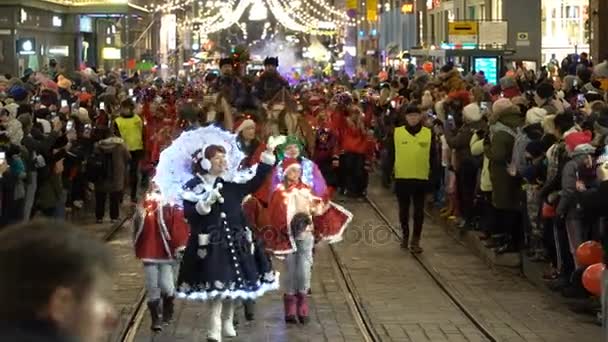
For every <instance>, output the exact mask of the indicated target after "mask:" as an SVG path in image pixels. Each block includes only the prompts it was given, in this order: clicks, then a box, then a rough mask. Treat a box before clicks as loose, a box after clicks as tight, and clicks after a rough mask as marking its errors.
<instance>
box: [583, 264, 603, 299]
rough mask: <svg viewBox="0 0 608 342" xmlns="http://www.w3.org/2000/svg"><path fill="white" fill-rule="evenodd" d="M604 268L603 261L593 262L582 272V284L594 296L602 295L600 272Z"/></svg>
mask: <svg viewBox="0 0 608 342" xmlns="http://www.w3.org/2000/svg"><path fill="white" fill-rule="evenodd" d="M605 269H606V265H604V263H597V264H593V265H591V266H589V267H587V269H586V270H585V272H583V286H584V287H585V289H586V290H587V291H589V292H590V293H591V294H592V295H594V296H597V297H599V296H601V295H602V273H604V270H605Z"/></svg>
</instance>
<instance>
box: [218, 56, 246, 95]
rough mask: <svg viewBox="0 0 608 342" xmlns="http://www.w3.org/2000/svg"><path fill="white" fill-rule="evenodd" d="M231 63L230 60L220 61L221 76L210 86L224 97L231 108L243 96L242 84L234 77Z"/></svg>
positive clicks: (223, 59)
mask: <svg viewBox="0 0 608 342" xmlns="http://www.w3.org/2000/svg"><path fill="white" fill-rule="evenodd" d="M233 63H234V61H233V60H232V58H222V59H220V72H221V75H220V77H218V78H217V79H216V80H215V82H214V83H213V85H212V88H213V90H214V91H215V92H218V93H220V94H221V95H222V96H223V97H225V98H226V101H228V103H229V104H230V105H231V106H235V104H236V101H237V100H238V99H239V98H241V97H242V96H243V95H244V94H245V89H244V87H243V84H242V83H241V81H240V80H239V79H238V77H236V76H235V75H234V68H233Z"/></svg>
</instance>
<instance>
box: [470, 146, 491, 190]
mask: <svg viewBox="0 0 608 342" xmlns="http://www.w3.org/2000/svg"><path fill="white" fill-rule="evenodd" d="M483 149H484V139H481V138H480V137H479V135H477V134H473V136H472V137H471V155H472V156H474V157H477V156H481V155H483ZM479 188H480V189H481V191H483V192H491V191H492V180H491V179H490V160H489V159H488V158H487V157H486V156H485V155H484V156H483V165H482V168H481V177H480V180H479Z"/></svg>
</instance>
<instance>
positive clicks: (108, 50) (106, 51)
mask: <svg viewBox="0 0 608 342" xmlns="http://www.w3.org/2000/svg"><path fill="white" fill-rule="evenodd" d="M121 56H122V54H121V53H120V49H117V48H114V47H105V48H103V50H101V58H103V59H105V60H117V59H122V57H121Z"/></svg>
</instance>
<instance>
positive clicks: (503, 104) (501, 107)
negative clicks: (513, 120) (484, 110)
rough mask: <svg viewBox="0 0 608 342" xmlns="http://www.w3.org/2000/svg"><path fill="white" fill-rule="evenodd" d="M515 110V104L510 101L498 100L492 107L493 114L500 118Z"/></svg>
mask: <svg viewBox="0 0 608 342" xmlns="http://www.w3.org/2000/svg"><path fill="white" fill-rule="evenodd" d="M511 108H513V102H511V100H509V99H504V98H503V99H498V100H496V102H494V104H493V105H492V113H494V115H495V116H497V117H500V116H501V115H502V114H504V113H505V112H507V111H508V110H509V109H511Z"/></svg>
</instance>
